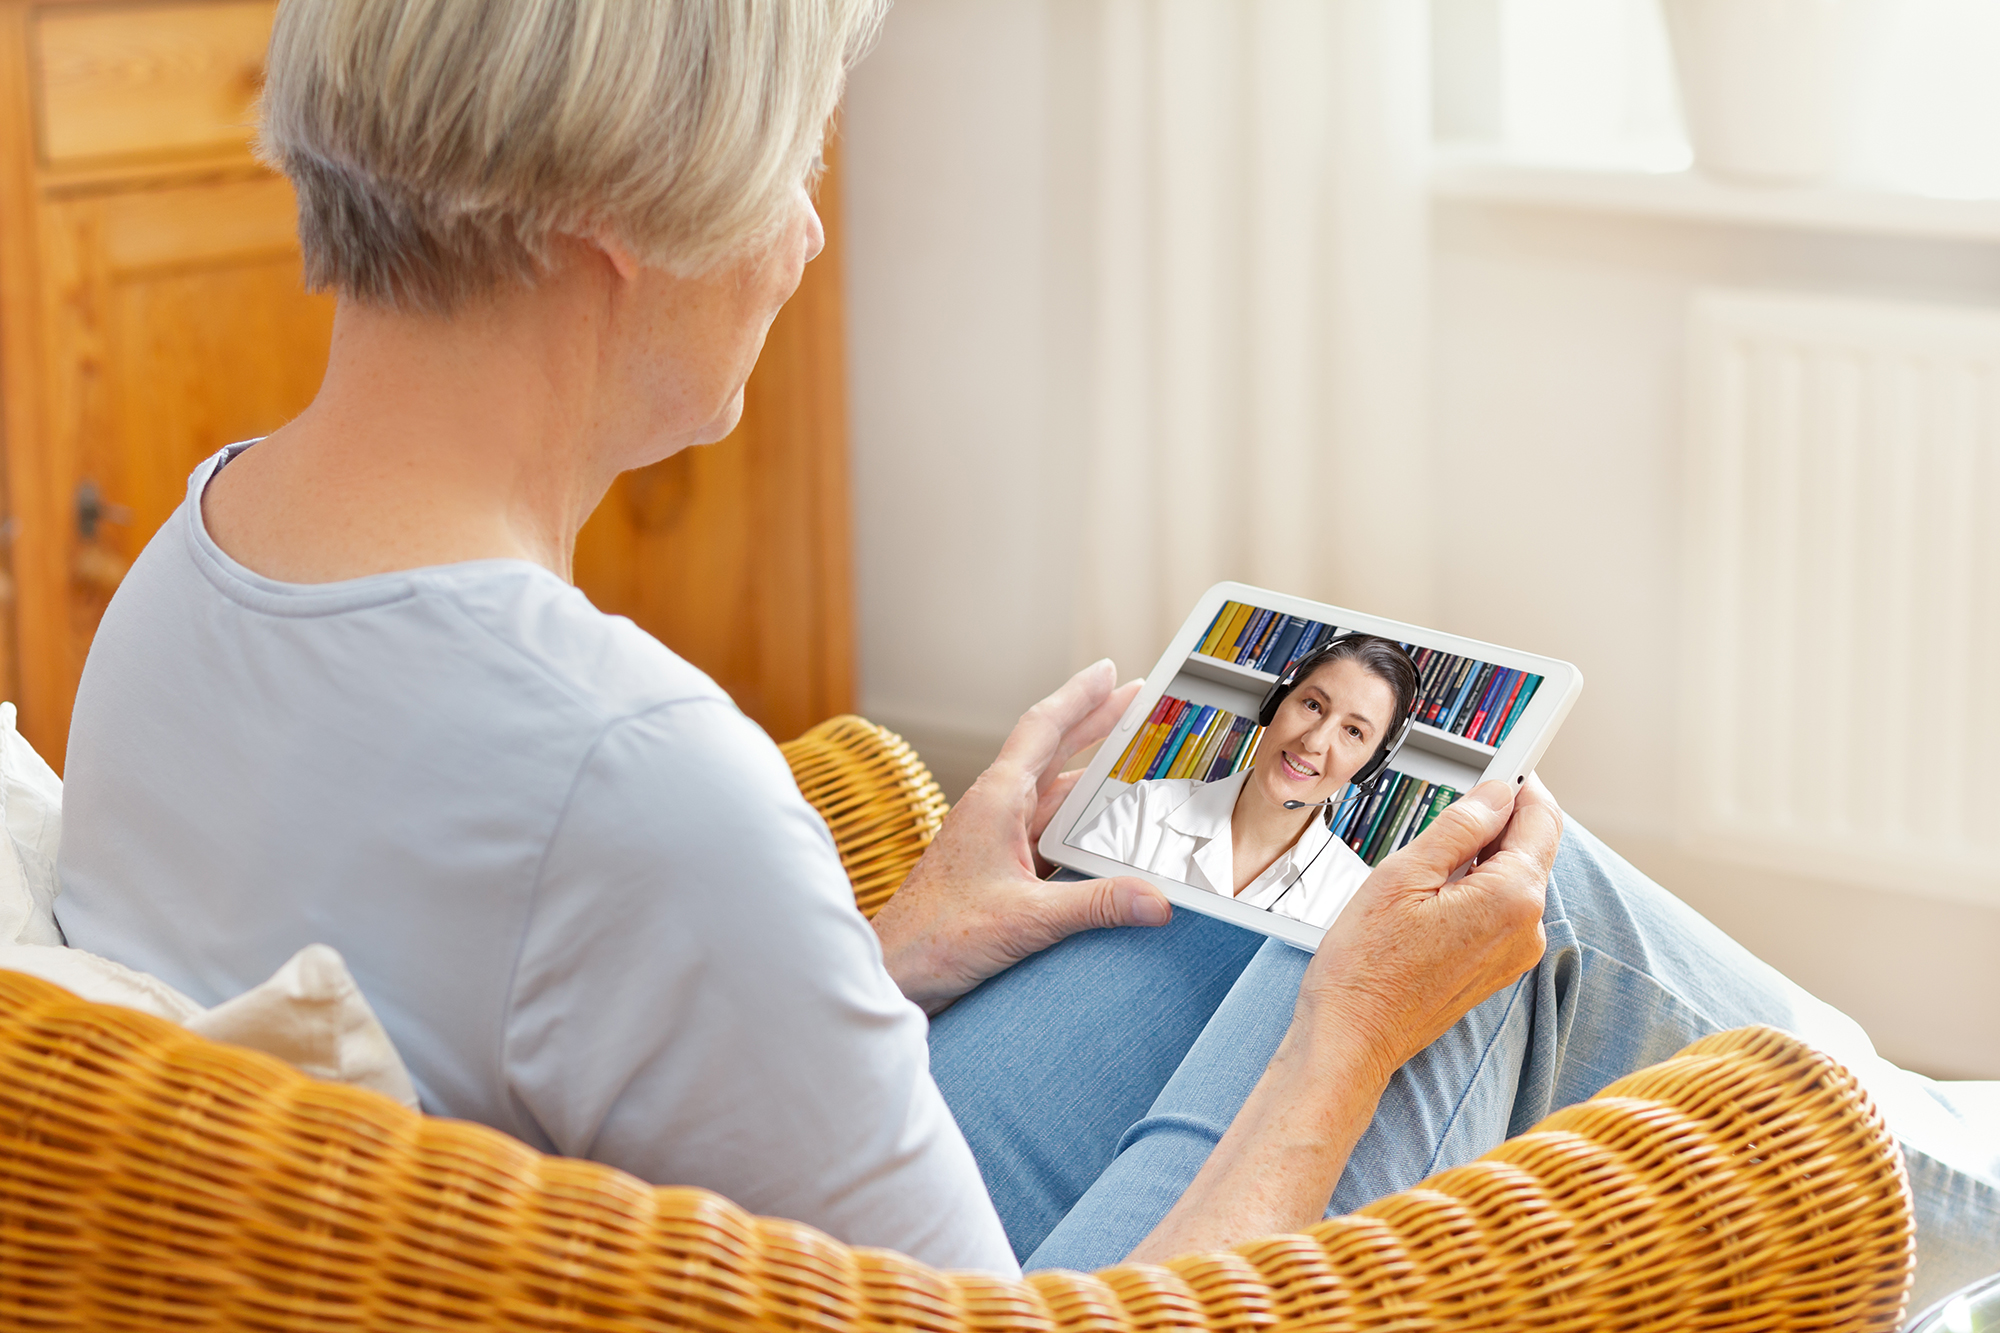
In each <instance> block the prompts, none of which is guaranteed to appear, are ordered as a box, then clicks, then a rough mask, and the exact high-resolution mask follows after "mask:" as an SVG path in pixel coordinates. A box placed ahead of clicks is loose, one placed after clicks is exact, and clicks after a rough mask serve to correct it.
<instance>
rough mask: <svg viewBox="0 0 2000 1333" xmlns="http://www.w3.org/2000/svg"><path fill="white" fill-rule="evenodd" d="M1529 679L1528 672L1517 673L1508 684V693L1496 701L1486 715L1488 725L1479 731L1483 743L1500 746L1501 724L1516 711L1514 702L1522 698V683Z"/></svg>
mask: <svg viewBox="0 0 2000 1333" xmlns="http://www.w3.org/2000/svg"><path fill="white" fill-rule="evenodd" d="M1527 678H1528V673H1527V672H1525V671H1516V672H1515V673H1514V679H1512V680H1511V681H1509V682H1507V692H1506V693H1505V694H1503V695H1501V696H1499V698H1498V699H1496V700H1495V701H1494V704H1493V707H1492V709H1491V710H1490V711H1489V712H1488V713H1487V714H1486V725H1485V726H1483V727H1481V728H1480V729H1479V739H1480V741H1481V742H1483V743H1484V744H1487V745H1492V746H1498V745H1499V740H1498V737H1499V735H1500V724H1501V723H1502V722H1505V721H1506V720H1507V715H1508V714H1509V713H1511V712H1513V711H1514V701H1515V700H1516V699H1518V698H1520V697H1521V683H1522V682H1523V681H1525V680H1527Z"/></svg>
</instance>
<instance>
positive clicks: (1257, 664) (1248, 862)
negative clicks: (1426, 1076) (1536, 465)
mask: <svg viewBox="0 0 2000 1333" xmlns="http://www.w3.org/2000/svg"><path fill="white" fill-rule="evenodd" d="M1239 590H1240V591H1245V592H1248V591H1254V590H1247V589H1240V585H1239ZM1208 600H1209V599H1204V601H1208ZM1259 601H1264V602H1277V601H1283V602H1286V603H1289V604H1290V605H1289V607H1288V606H1279V605H1269V604H1266V605H1260V604H1259ZM1302 606H1310V604H1300V603H1297V602H1296V601H1295V599H1289V598H1284V599H1280V598H1277V597H1275V596H1273V597H1266V598H1261V599H1259V598H1255V597H1251V598H1236V597H1231V598H1224V599H1223V600H1222V601H1221V603H1220V605H1219V606H1218V607H1217V608H1216V609H1215V610H1214V611H1213V612H1212V614H1210V615H1209V616H1208V617H1207V618H1206V620H1205V621H1204V622H1203V623H1202V624H1201V626H1200V628H1199V633H1198V635H1193V636H1190V635H1188V634H1186V633H1184V634H1183V635H1182V636H1179V637H1178V638H1177V643H1179V642H1191V644H1192V647H1191V650H1188V651H1185V652H1183V653H1182V654H1181V656H1180V658H1179V660H1178V662H1174V661H1171V660H1169V661H1163V662H1162V664H1161V666H1162V668H1163V669H1167V670H1171V673H1172V674H1171V676H1170V677H1169V678H1168V679H1167V681H1166V683H1165V684H1164V686H1157V685H1155V686H1152V687H1150V688H1149V689H1148V690H1147V691H1146V692H1145V694H1143V695H1142V696H1141V700H1140V701H1139V703H1138V704H1137V705H1135V707H1143V708H1144V710H1145V711H1144V714H1143V718H1142V719H1139V720H1137V721H1136V722H1135V723H1134V725H1132V726H1130V728H1129V730H1126V729H1124V728H1123V727H1121V732H1120V733H1115V734H1114V737H1113V740H1112V741H1111V742H1107V749H1110V748H1111V747H1112V746H1113V745H1114V744H1115V746H1116V749H1115V753H1114V754H1112V755H1111V757H1110V758H1109V759H1108V760H1107V759H1106V757H1105V756H1104V755H1103V754H1100V756H1099V760H1098V761H1097V762H1094V763H1093V764H1092V765H1091V770H1092V771H1091V772H1090V773H1087V774H1086V781H1087V782H1088V781H1092V779H1093V775H1095V774H1096V773H1097V771H1098V770H1099V769H1100V768H1101V769H1102V773H1101V776H1098V777H1096V778H1095V780H1094V782H1092V786H1091V788H1090V790H1089V792H1088V797H1087V800H1085V801H1084V803H1083V804H1082V806H1081V809H1080V811H1078V812H1077V814H1076V816H1075V818H1074V820H1073V822H1070V823H1069V824H1067V826H1066V827H1067V828H1068V830H1069V831H1068V832H1067V834H1065V835H1064V838H1063V842H1064V845H1065V846H1066V847H1068V848H1070V849H1073V850H1075V851H1079V852H1083V853H1087V854H1089V855H1090V856H1091V857H1094V858H1102V859H1103V860H1105V861H1109V862H1115V863H1118V864H1120V865H1123V866H1129V867H1132V868H1134V869H1136V870H1139V871H1141V872H1143V873H1145V874H1146V876H1147V877H1148V878H1149V879H1154V880H1155V881H1156V882H1158V881H1160V880H1165V881H1170V882H1172V883H1173V884H1176V885H1182V886H1186V887H1188V888H1192V889H1196V890H1201V891H1204V892H1206V893H1211V894H1216V895H1219V896H1222V897H1226V898H1228V899H1230V900H1231V901H1232V902H1233V903H1234V904H1237V905H1239V906H1240V907H1242V908H1245V909H1249V910H1250V911H1254V912H1260V913H1267V914H1270V915H1272V916H1278V917H1284V918H1288V919H1289V920H1290V921H1295V922H1298V923H1301V924H1303V925H1305V926H1307V927H1311V928H1314V929H1316V930H1317V929H1323V928H1324V927H1325V926H1326V925H1328V924H1329V923H1331V922H1332V920H1333V919H1334V918H1335V917H1336V916H1337V915H1338V914H1339V912H1340V910H1341V909H1342V908H1343V907H1344V906H1345V905H1346V904H1347V902H1348V901H1349V900H1350V899H1351V898H1352V897H1353V894H1354V891H1355V890H1356V889H1357V888H1359V886H1360V884H1361V882H1362V881H1363V880H1364V879H1366V878H1367V875H1368V872H1369V870H1370V868H1372V867H1373V866H1375V865H1376V864H1378V863H1379V862H1380V861H1381V860H1382V859H1383V858H1384V857H1386V856H1388V855H1390V854H1391V853H1392V852H1394V851H1396V850H1397V849H1398V848H1401V847H1404V846H1407V845H1408V844H1409V842H1410V841H1411V840H1412V839H1413V838H1415V837H1417V836H1418V835H1419V834H1421V833H1422V832H1423V830H1424V829H1425V828H1427V827H1428V826H1429V825H1430V824H1431V822H1432V821H1433V820H1435V819H1436V818H1437V817H1438V815H1439V814H1440V813H1441V812H1442V811H1443V810H1445V809H1446V808H1447V807H1448V806H1449V805H1450V804H1451V803H1452V802H1453V801H1455V800H1457V799H1458V798H1459V796H1461V795H1462V794H1463V793H1464V792H1465V791H1467V790H1469V789H1470V788H1471V787H1472V786H1474V785H1475V784H1477V783H1478V782H1479V781H1481V780H1482V778H1483V777H1485V776H1488V770H1489V769H1490V768H1492V767H1493V766H1494V760H1495V757H1496V755H1498V754H1499V753H1500V752H1501V750H1502V749H1503V748H1504V747H1506V746H1507V745H1508V742H1509V741H1510V740H1511V739H1514V738H1516V736H1517V729H1519V728H1521V727H1522V725H1523V722H1524V719H1531V718H1533V717H1534V715H1536V714H1537V712H1539V713H1540V715H1541V716H1542V717H1543V718H1544V719H1547V718H1548V717H1549V715H1550V710H1549V709H1548V708H1547V707H1546V706H1545V707H1544V708H1543V709H1541V710H1537V709H1535V707H1534V703H1535V700H1536V699H1537V698H1538V696H1541V695H1542V694H1543V686H1544V684H1545V680H1546V676H1545V673H1544V672H1543V671H1541V670H1537V669H1536V667H1537V666H1538V665H1541V662H1542V661H1545V660H1546V659H1541V660H1528V661H1523V660H1520V659H1521V657H1522V656H1523V655H1520V654H1514V653H1511V652H1509V651H1508V650H1504V649H1490V646H1489V645H1480V644H1477V643H1474V642H1473V641H1469V640H1460V639H1455V638H1453V637H1452V636H1446V635H1427V634H1424V633H1423V632H1421V631H1417V632H1415V633H1414V635H1412V633H1411V632H1412V631H1413V627H1410V626H1401V625H1396V624H1395V623H1394V622H1386V621H1381V620H1379V619H1377V618H1374V617H1358V616H1355V617H1350V618H1349V619H1347V620H1346V621H1345V623H1343V622H1342V621H1341V620H1339V619H1337V618H1328V617H1323V616H1320V615H1316V614H1314V613H1313V612H1312V611H1311V610H1307V609H1300V608H1301V607H1302ZM1323 609H1324V610H1331V609H1332V608H1323ZM1358 622H1366V623H1365V624H1363V623H1358ZM1426 638H1428V639H1430V640H1431V641H1430V642H1424V641H1423V640H1424V639H1426ZM1468 649H1469V650H1470V651H1468ZM1171 655H1172V652H1171V650H1170V657H1171ZM1497 657H1509V658H1514V659H1515V660H1514V662H1513V663H1512V664H1511V665H1510V664H1509V663H1508V662H1505V661H1499V660H1494V659H1495V658H1497ZM1555 665H1561V664H1555ZM1160 675H1161V672H1159V671H1156V673H1155V675H1154V677H1153V678H1152V679H1153V681H1155V682H1157V681H1158V680H1159V679H1160ZM1281 682H1283V685H1282V687H1281V688H1276V689H1275V690H1274V687H1279V686H1280V683H1281ZM1579 683H1580V682H1579ZM1551 693H1553V691H1551ZM1544 702H1545V705H1546V702H1547V701H1546V700H1545V701H1544ZM1564 711H1566V708H1565V710H1564ZM1405 719H1407V726H1405V725H1404V722H1405ZM1550 729H1552V728H1550ZM1545 743H1546V738H1544V740H1543V744H1545ZM1516 748H1519V747H1516ZM1539 752H1540V748H1539V747H1537V749H1536V754H1537V755H1539ZM1523 771H1525V770H1523ZM1080 795H1081V794H1080V793H1079V796H1080ZM1077 799H1079V797H1072V800H1073V801H1074V800H1077ZM1068 813H1069V810H1068V807H1066V808H1065V811H1064V815H1065V816H1066V815H1068ZM1228 915H1230V916H1231V917H1232V919H1238V918H1239V916H1240V914H1239V913H1234V912H1232V913H1229V914H1228ZM1253 924H1254V923H1253ZM1274 933H1282V934H1285V935H1286V936H1287V937H1291V936H1293V934H1294V933H1295V932H1293V931H1290V930H1285V931H1274Z"/></svg>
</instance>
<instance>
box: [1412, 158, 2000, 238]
mask: <svg viewBox="0 0 2000 1333" xmlns="http://www.w3.org/2000/svg"><path fill="white" fill-rule="evenodd" d="M1431 194H1432V197H1433V198H1436V199H1440V200H1448V201H1453V202H1457V201H1469V202H1473V203H1488V204H1506V205H1516V206H1522V207H1529V208H1554V209H1564V210H1568V211H1573V212H1585V213H1613V214H1627V215H1633V216H1640V217H1652V218H1673V219H1680V220H1685V221H1689V222H1707V223H1719V224H1722V225H1727V226H1745V227H1786V228H1793V229H1802V230H1807V231H1828V232H1847V233H1861V234H1867V235H1875V236H1901V237H1916V238H1922V239H1931V240H1953V241H1974V242H2000V199H1939V198H1933V197H1930V196H1926V195H1916V194H1896V193H1891V192H1889V191H1887V190H1871V189H1867V188H1864V187H1858V186H1848V185H1822V186H1756V185H1735V184H1730V183H1728V182H1725V181H1719V180H1714V179H1711V178H1709V177H1706V176H1702V175H1700V174H1699V173H1697V172H1693V171H1668V172H1650V171H1639V170H1632V169H1618V168H1608V169H1607V168H1589V167H1566V166H1548V165H1544V164H1540V163H1534V162H1524V161H1521V160H1520V159H1518V158H1507V157H1500V156H1497V155H1495V154H1493V153H1490V152H1477V151H1470V150H1464V149H1440V150H1438V152H1437V154H1436V156H1435V157H1434V158H1433V161H1432V167H1431Z"/></svg>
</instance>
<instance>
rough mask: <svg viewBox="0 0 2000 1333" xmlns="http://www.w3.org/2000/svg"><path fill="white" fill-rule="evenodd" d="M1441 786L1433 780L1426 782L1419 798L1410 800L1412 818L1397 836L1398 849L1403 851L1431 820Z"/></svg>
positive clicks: (1418, 794) (1419, 793)
mask: <svg viewBox="0 0 2000 1333" xmlns="http://www.w3.org/2000/svg"><path fill="white" fill-rule="evenodd" d="M1440 790H1441V788H1440V787H1439V786H1438V785H1437V784H1436V783H1433V782H1426V783H1425V784H1424V785H1423V789H1422V790H1421V791H1419V792H1418V793H1417V799H1416V800H1414V801H1412V802H1410V818H1409V821H1408V822H1407V823H1405V824H1404V825H1403V831H1402V832H1401V833H1400V834H1398V835H1397V837H1396V850H1397V851H1399V852H1400V851H1402V850H1403V848H1405V847H1408V846H1409V845H1410V840H1411V839H1413V838H1415V837H1416V836H1417V835H1418V834H1419V833H1422V832H1423V831H1424V829H1425V828H1426V827H1428V826H1429V824H1430V822H1431V811H1432V807H1434V806H1435V805H1436V803H1437V794H1438V792H1439V791H1440Z"/></svg>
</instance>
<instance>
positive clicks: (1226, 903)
mask: <svg viewBox="0 0 2000 1333" xmlns="http://www.w3.org/2000/svg"><path fill="white" fill-rule="evenodd" d="M1224 602H1244V603H1247V604H1249V605H1251V606H1255V607H1259V608H1262V609H1266V610H1271V611H1279V612H1283V613H1285V614H1288V615H1295V616H1304V617H1306V618H1308V619H1311V620H1317V621H1320V622H1322V623H1325V624H1329V625H1333V626H1334V627H1336V628H1337V629H1340V630H1342V631H1346V630H1360V631H1363V632H1364V633H1368V634H1379V635H1381V636H1382V637H1384V638H1387V639H1394V640H1396V641H1397V642H1398V643H1413V644H1415V645H1417V646H1418V647H1419V648H1437V649H1442V650H1443V651H1445V652H1448V653H1457V654H1459V655H1461V656H1467V657H1474V658H1477V659H1478V660H1480V661H1484V662H1492V663H1494V664H1495V665H1497V666H1502V667H1507V668H1510V669H1513V670H1525V671H1529V672H1532V673H1534V674H1536V675H1539V676H1541V677H1542V684H1541V685H1540V686H1539V687H1538V688H1537V689H1536V691H1535V697H1534V698H1532V699H1530V700H1529V701H1528V706H1527V708H1526V709H1525V710H1523V712H1522V714H1521V718H1520V720H1519V721H1517V722H1516V723H1515V724H1514V726H1513V729H1512V730H1511V731H1509V732H1508V733H1507V738H1506V740H1505V741H1504V742H1503V743H1502V744H1501V745H1500V747H1499V749H1498V750H1497V751H1495V753H1494V755H1493V757H1492V758H1491V759H1490V760H1488V761H1487V765H1486V769H1485V771H1484V772H1483V773H1482V774H1481V775H1480V777H1479V781H1481V782H1487V781H1491V780H1493V779H1496V778H1497V779H1500V780H1502V781H1505V782H1509V783H1516V784H1518V783H1519V782H1521V781H1523V780H1525V779H1526V777H1527V775H1528V774H1529V773H1531V772H1533V771H1534V768H1535V765H1536V764H1538V763H1540V762H1541V758H1542V756H1543V755H1544V754H1545V753H1547V751H1548V748H1549V742H1550V741H1552V740H1554V739H1555V733H1556V731H1557V729H1558V728H1559V727H1561V725H1562V723H1563V719H1564V718H1566V717H1568V716H1569V711H1570V709H1571V708H1572V707H1574V706H1575V704H1576V700H1577V696H1578V695H1579V694H1581V693H1582V692H1583V673H1582V672H1581V671H1579V670H1577V668H1576V667H1575V666H1574V665H1572V664H1571V663H1569V662H1565V661H1562V660H1560V659H1559V658H1554V657H1544V656H1542V655H1541V654H1539V653H1528V652H1522V651H1521V650H1519V649H1517V648H1506V647H1502V646H1501V645H1499V644H1494V643H1487V642H1485V641H1483V640H1480V639H1468V638H1466V637H1464V636H1463V635H1458V634H1446V633H1444V632H1443V631H1440V630H1433V629H1427V628H1425V627H1424V626H1421V625H1411V624H1407V623H1405V622H1403V621H1400V620H1389V619H1387V618H1385V617H1382V616H1372V615H1368V614H1367V613H1365V612H1362V611H1354V610H1350V609H1349V608H1347V607H1340V606H1331V605H1328V604H1327V603H1325V602H1314V601H1308V600H1307V599H1305V598H1303V597H1290V596H1287V595H1285V594H1283V593H1278V592H1273V591H1271V590H1270V589H1268V588H1256V587H1252V586H1250V585H1249V584H1246V583H1218V584H1216V585H1215V586H1214V587H1212V588H1210V589H1209V590H1208V591H1207V592H1205V593H1203V594H1202V595H1201V600H1200V601H1198V602H1196V603H1195V605H1194V609H1193V610H1192V611H1190V612H1189V613H1188V616H1187V619H1186V620H1185V621H1183V622H1182V624H1181V627H1180V630H1179V632H1178V633H1176V634H1175V635H1174V637H1173V641H1172V642H1170V643H1169V644H1168V645H1167V647H1166V651H1165V652H1163V653H1161V654H1160V660H1159V661H1158V662H1157V663H1155V664H1154V666H1153V670H1152V671H1151V672H1149V673H1148V674H1147V676H1146V684H1145V687H1144V688H1142V689H1141V690H1140V691H1139V695H1138V697H1137V698H1135V699H1133V700H1132V703H1131V705H1130V707H1128V708H1127V709H1126V710H1125V713H1124V715H1123V716H1122V717H1120V718H1119V719H1118V724H1117V725H1116V726H1115V727H1113V728H1112V731H1111V734H1110V735H1109V736H1107V737H1105V739H1104V743H1103V744H1102V745H1100V746H1099V747H1098V750H1097V753H1096V755H1094V756H1093V757H1092V758H1091V761H1090V763H1089V765H1088V766H1087V767H1086V768H1085V769H1084V773H1083V776H1082V777H1081V778H1080V779H1078V780H1077V784H1076V786H1075V787H1073V788H1071V789H1070V793H1069V796H1068V797H1067V798H1066V799H1065V800H1064V801H1063V804H1062V808H1061V809H1060V810H1058V811H1056V814H1055V817H1054V818H1053V819H1051V820H1050V821H1049V824H1048V827H1047V828H1045V829H1044V830H1042V837H1041V841H1040V843H1039V844H1038V846H1039V850H1040V851H1041V854H1042V856H1043V858H1044V859H1045V860H1048V861H1050V862H1052V863H1054V864H1055V865H1059V866H1063V867H1066V868H1068V869H1071V870H1077V871H1081V872H1083V873H1084V874H1087V875H1092V876H1106V875H1131V876H1136V877H1137V878H1140V879H1143V880H1145V881H1146V882H1147V883H1149V884H1151V885H1153V886H1154V887H1155V888H1157V889H1159V890H1160V892H1162V893H1164V894H1165V895H1166V896H1167V900H1168V901H1169V902H1171V903H1173V904H1174V906H1176V907H1186V908H1188V909H1190V910H1192V911H1196V912H1200V913H1202V914H1203V915H1205V916H1212V917H1216V918H1219V919H1220V920H1223V921H1227V922H1229V923H1230V924H1232V925H1237V926H1242V927H1243V928H1244V929H1246V930H1254V931H1257V932H1259V933H1261V934H1265V935H1271V936H1274V937H1276V938H1278V939H1281V940H1284V941H1285V942H1286V943H1288V944H1294V945H1297V946H1298V947H1299V948H1301V949H1305V950H1307V951H1308V952H1310V951H1313V950H1315V949H1317V948H1318V947H1319V942H1320V940H1321V938H1322V937H1323V936H1324V935H1325V934H1326V930H1325V928H1324V927H1320V926H1312V925H1308V924H1306V923H1305V922H1303V921H1297V920H1294V919H1292V918H1290V917H1284V916H1279V915H1278V914H1277V913H1275V912H1267V911H1265V910H1264V909H1263V908H1259V907H1250V906H1247V905H1246V904H1244V903H1241V902H1238V901H1237V900H1236V899H1234V898H1225V897H1223V896H1222V895H1221V894H1218V893H1213V892H1210V891H1209V890H1207V889H1198V888H1195V887H1194V886H1193V885H1190V884H1183V883H1181V882H1180V881H1178V880H1173V879H1168V878H1167V877H1166V876H1164V875H1160V874H1157V873H1155V872H1153V871H1148V870H1140V869H1138V868H1137V867H1135V866H1129V865H1126V864H1125V863H1123V862H1122V861H1113V860H1112V859H1111V858H1109V857H1106V856H1100V855H1098V854H1097V853H1095V852H1086V851H1083V850H1081V849H1080V848H1077V847H1072V846H1070V845H1069V843H1068V842H1066V841H1065V839H1066V838H1067V837H1068V836H1069V834H1070V833H1072V832H1074V831H1075V829H1074V826H1075V824H1076V823H1077V821H1078V820H1079V819H1081V818H1082V816H1083V813H1084V811H1085V810H1086V809H1088V808H1089V806H1090V802H1091V799H1092V798H1093V797H1094V796H1095V795H1096V794H1097V791H1098V788H1099V787H1101V786H1102V785H1103V784H1104V780H1105V778H1106V777H1107V776H1108V775H1109V773H1110V771H1111V766H1112V765H1113V764H1115V763H1116V762H1117V761H1118V757H1119V756H1120V755H1121V754H1123V753H1124V751H1125V747H1126V746H1127V745H1128V744H1129V743H1130V742H1131V739H1132V735H1133V733H1134V732H1135V731H1136V730H1137V729H1138V728H1139V726H1140V725H1141V724H1142V723H1144V721H1145V720H1146V719H1147V718H1148V717H1150V716H1152V712H1153V708H1154V707H1155V705H1157V704H1158V703H1159V701H1160V696H1161V695H1162V694H1164V693H1166V691H1167V688H1168V687H1169V686H1171V685H1172V684H1173V682H1174V678H1175V677H1177V676H1178V675H1180V673H1181V669H1182V667H1183V666H1184V665H1185V664H1186V662H1187V659H1188V657H1189V655H1190V654H1192V653H1193V652H1194V650H1195V649H1196V648H1197V647H1198V646H1199V645H1200V643H1201V641H1202V639H1203V638H1204V637H1206V635H1207V633H1208V629H1209V626H1211V625H1212V624H1214V622H1215V615H1216V612H1218V611H1220V610H1221V609H1222V604H1223V603H1224Z"/></svg>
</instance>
